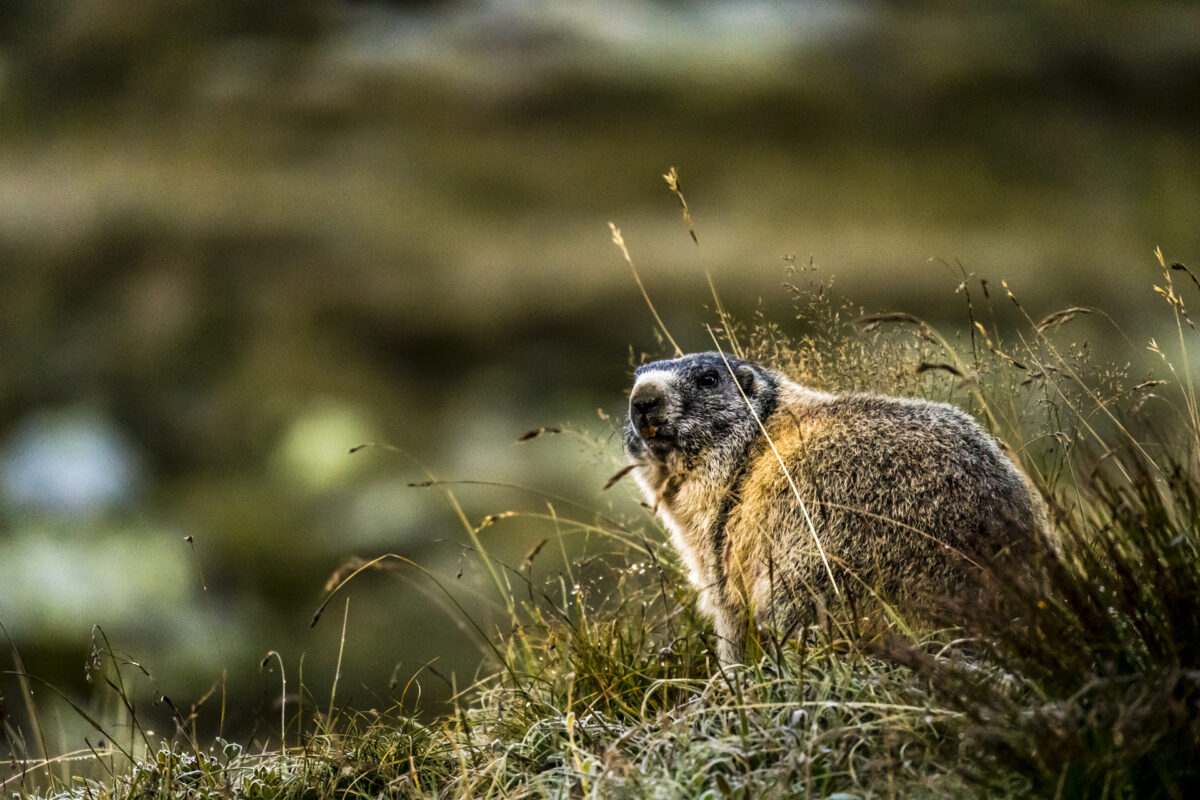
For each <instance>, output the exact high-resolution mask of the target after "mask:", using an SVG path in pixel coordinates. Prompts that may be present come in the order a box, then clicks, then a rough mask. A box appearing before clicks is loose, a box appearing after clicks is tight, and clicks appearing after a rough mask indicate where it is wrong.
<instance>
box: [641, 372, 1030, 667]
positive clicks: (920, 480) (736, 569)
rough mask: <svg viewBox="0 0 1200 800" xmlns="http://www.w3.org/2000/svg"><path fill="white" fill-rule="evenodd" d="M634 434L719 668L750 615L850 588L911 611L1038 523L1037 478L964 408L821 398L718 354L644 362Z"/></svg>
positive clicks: (734, 651)
mask: <svg viewBox="0 0 1200 800" xmlns="http://www.w3.org/2000/svg"><path fill="white" fill-rule="evenodd" d="M764 434H765V435H764ZM624 438H625V450H626V453H627V454H628V456H629V459H630V462H631V464H632V472H633V474H634V476H635V478H636V480H637V482H638V484H639V486H640V487H641V490H642V492H643V493H644V495H645V497H646V500H647V502H648V503H649V504H650V505H651V506H652V507H653V509H654V511H655V513H656V514H657V515H658V517H659V518H660V519H661V520H662V522H663V523H664V524H665V525H666V527H667V529H668V530H669V531H670V534H671V539H672V541H673V543H674V546H675V547H676V548H677V549H678V551H679V553H680V555H681V556H682V558H683V561H684V564H685V565H686V567H687V570H688V574H689V577H690V579H691V581H692V583H693V584H694V585H695V587H696V588H697V589H698V590H699V595H700V598H699V599H700V609H701V611H702V612H704V613H705V614H707V615H709V616H711V617H712V619H713V623H714V627H715V629H716V633H717V636H718V649H717V655H718V657H719V659H720V661H721V663H722V665H728V664H731V663H736V662H739V661H741V660H742V656H743V654H744V652H745V649H744V648H745V637H746V631H747V627H748V624H749V621H750V617H751V615H752V614H753V615H754V617H755V620H756V622H758V623H760V624H770V625H773V626H775V627H777V628H780V629H783V630H785V631H787V630H794V628H795V626H797V625H798V624H800V623H801V622H802V621H805V620H812V619H813V613H812V612H813V611H814V610H815V608H816V604H818V603H822V602H825V603H829V602H831V601H833V600H834V599H835V598H836V597H837V596H839V595H844V596H853V597H855V598H857V599H860V600H869V599H870V598H874V597H880V596H881V597H883V598H884V599H886V600H887V602H889V603H892V604H895V603H901V605H902V606H905V607H908V608H910V609H912V608H913V606H914V605H916V604H914V603H913V602H912V601H914V600H919V599H921V598H924V599H925V600H926V601H927V600H928V599H929V598H930V597H931V596H933V595H940V594H946V593H948V592H949V593H953V592H954V591H955V590H959V591H961V590H963V589H964V588H965V587H967V586H970V585H971V582H972V580H973V578H977V577H978V576H977V574H976V575H973V573H977V567H978V565H979V564H980V563H983V560H985V559H991V558H995V557H998V556H999V555H1000V553H1001V552H1002V551H1006V550H1011V549H1015V548H1017V547H1019V546H1020V545H1021V544H1022V543H1023V542H1027V541H1030V538H1029V535H1030V534H1031V533H1032V532H1033V531H1034V530H1035V528H1036V527H1037V526H1038V525H1040V524H1041V522H1040V517H1039V512H1038V511H1037V510H1036V509H1037V508H1038V506H1037V505H1036V503H1037V501H1039V500H1040V498H1037V499H1036V500H1035V494H1034V492H1033V491H1032V488H1031V485H1030V483H1029V481H1028V479H1027V478H1026V477H1025V475H1024V474H1023V473H1022V472H1020V470H1018V468H1017V467H1016V466H1015V465H1014V464H1013V462H1012V461H1010V460H1009V458H1008V457H1007V456H1006V455H1005V454H1004V453H1003V451H1002V450H1001V449H1000V447H999V446H998V445H997V444H996V442H995V440H994V439H993V438H992V437H991V436H989V435H988V434H987V433H985V432H984V430H983V429H982V428H980V426H979V425H978V423H976V422H975V420H973V419H972V418H971V417H970V416H968V415H967V414H966V413H964V412H963V411H961V410H959V409H958V408H955V407H954V406H950V405H947V404H945V403H934V402H929V401H925V400H914V399H901V398H894V397H885V396H882V395H874V394H849V395H833V394H827V393H825V392H818V391H814V390H811V389H807V388H805V387H803V386H800V385H799V384H797V383H794V382H793V381H791V380H789V379H788V378H787V377H785V376H784V375H783V374H781V373H779V372H776V371H774V370H770V369H767V368H765V367H763V366H761V365H759V364H755V363H753V362H750V361H743V360H741V359H736V358H732V357H726V356H724V355H722V354H721V353H698V354H693V355H687V356H683V357H681V358H675V359H671V360H667V361H655V362H653V363H650V364H645V365H643V366H641V367H639V368H638V369H637V371H636V372H635V373H634V386H633V390H632V392H631V394H630V399H629V418H628V420H627V422H626V425H625V435H624ZM784 467H786V470H785V469H784ZM818 542H819V546H818ZM973 565H974V566H973ZM831 579H832V581H833V587H834V590H831V585H830V580H831ZM975 582H976V583H978V581H975Z"/></svg>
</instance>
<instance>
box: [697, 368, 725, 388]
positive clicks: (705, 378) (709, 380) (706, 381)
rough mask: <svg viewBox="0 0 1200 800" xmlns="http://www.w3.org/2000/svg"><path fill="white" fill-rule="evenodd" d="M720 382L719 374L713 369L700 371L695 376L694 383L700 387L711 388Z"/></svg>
mask: <svg viewBox="0 0 1200 800" xmlns="http://www.w3.org/2000/svg"><path fill="white" fill-rule="evenodd" d="M720 382H721V374H720V373H719V372H717V371H715V370H711V369H710V370H709V371H708V372H702V373H700V375H699V377H697V378H696V385H697V386H699V387H700V388H701V389H711V388H713V387H714V386H716V385H717V384H718V383H720Z"/></svg>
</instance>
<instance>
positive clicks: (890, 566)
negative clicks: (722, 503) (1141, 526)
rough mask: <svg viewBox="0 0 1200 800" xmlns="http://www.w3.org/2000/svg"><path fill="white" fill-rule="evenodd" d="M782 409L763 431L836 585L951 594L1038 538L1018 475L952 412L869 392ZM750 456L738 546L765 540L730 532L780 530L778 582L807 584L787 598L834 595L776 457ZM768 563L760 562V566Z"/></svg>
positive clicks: (762, 446)
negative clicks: (984, 567)
mask: <svg viewBox="0 0 1200 800" xmlns="http://www.w3.org/2000/svg"><path fill="white" fill-rule="evenodd" d="M781 400H782V402H781V403H780V404H779V405H778V406H777V407H776V409H775V411H774V412H773V413H772V414H771V416H770V418H769V420H767V421H766V430H767V433H768V435H769V436H770V437H771V440H772V441H773V442H774V444H775V447H776V449H777V450H778V451H779V454H780V456H781V458H782V460H783V463H784V464H785V465H787V467H788V470H789V472H790V474H791V478H792V480H793V481H794V482H795V484H796V488H797V490H798V492H799V495H800V498H801V499H802V500H803V501H804V502H805V504H806V505H807V509H808V513H809V515H810V517H811V519H812V521H813V526H814V528H815V529H816V532H817V535H818V536H820V538H821V544H822V546H823V547H824V549H825V553H826V556H827V557H828V558H829V561H830V565H831V566H832V567H833V573H834V577H835V579H836V580H837V581H838V583H839V586H842V587H843V588H846V589H848V590H851V591H853V590H854V589H855V588H858V589H862V583H863V582H865V583H866V584H867V585H869V586H870V587H871V589H872V590H879V589H882V590H883V591H884V592H885V594H886V595H887V597H888V598H889V599H899V598H903V597H904V596H907V595H909V594H912V593H914V592H930V591H934V592H945V591H947V590H953V589H954V588H955V584H957V583H959V582H960V580H961V578H962V577H963V576H964V575H966V574H969V570H966V569H965V568H966V567H967V566H968V565H969V564H970V563H971V561H972V560H975V561H977V560H979V559H985V560H986V559H990V558H992V557H994V556H995V555H996V554H997V553H998V552H1000V551H1001V550H1004V549H1006V548H1009V547H1011V546H1013V545H1014V544H1016V543H1018V542H1021V541H1023V540H1024V538H1025V536H1026V535H1027V534H1028V532H1029V531H1030V530H1031V529H1032V526H1033V512H1032V503H1031V499H1030V496H1029V492H1028V490H1027V488H1026V486H1025V484H1024V481H1023V480H1022V478H1021V476H1020V474H1019V473H1018V472H1017V470H1016V468H1015V467H1014V466H1013V465H1012V463H1011V462H1010V461H1009V460H1008V458H1007V457H1006V456H1005V455H1004V454H1003V453H1002V452H1001V450H1000V448H999V447H998V446H997V445H996V443H995V442H994V441H993V440H992V438H991V437H990V436H988V435H987V434H986V433H985V432H984V431H983V430H982V429H981V428H980V427H979V425H978V424H976V423H975V421H974V420H972V419H971V418H970V417H969V416H967V415H966V414H965V413H963V412H962V411H960V410H958V409H956V408H954V407H953V406H949V405H945V404H941V403H929V402H925V401H920V400H905V399H898V398H890V397H882V396H878V395H864V394H858V395H847V396H841V397H829V398H821V399H819V400H816V401H813V400H811V399H805V400H802V401H800V402H787V399H786V396H785V397H784V398H781ZM748 457H749V465H748V471H747V480H746V482H745V484H744V485H743V487H742V488H741V491H740V494H741V502H740V503H739V505H738V512H739V513H738V514H737V515H736V516H731V518H730V526H731V531H730V533H731V534H732V535H731V536H730V537H729V539H730V542H731V544H732V543H734V542H739V543H741V544H742V546H743V547H745V546H746V543H748V541H749V540H751V539H754V538H759V537H754V536H742V535H739V534H737V533H734V531H733V530H732V528H733V527H737V528H745V529H746V530H747V532H748V531H749V530H752V529H756V528H757V529H758V530H760V531H774V532H776V535H775V536H772V537H770V538H771V539H772V540H773V541H772V542H771V544H772V545H775V546H776V547H775V550H776V552H774V553H772V554H771V555H770V556H769V558H771V559H773V564H772V567H773V569H775V570H776V571H777V579H778V576H787V577H788V578H790V580H789V581H788V582H789V583H795V584H798V585H794V586H789V587H786V588H788V590H789V591H795V590H797V589H799V588H801V587H805V586H806V585H807V588H811V589H817V590H820V591H827V589H828V580H827V573H826V572H825V570H824V568H823V566H822V565H821V564H820V563H819V558H820V555H819V553H818V551H817V546H816V543H815V542H814V541H813V538H812V532H811V531H810V530H809V528H808V523H807V522H806V521H805V519H804V516H803V511H802V510H801V509H800V507H799V504H798V503H797V501H796V497H795V494H794V493H793V491H792V489H791V486H790V485H789V483H788V480H787V477H786V476H784V474H783V471H782V470H781V469H780V468H779V462H778V460H777V459H776V457H775V455H774V453H773V452H772V451H771V449H770V447H769V445H768V444H767V442H766V441H765V440H762V441H760V442H758V443H756V445H755V447H754V448H752V450H751V452H750V453H748ZM735 546H736V545H735ZM751 549H757V548H755V547H754V546H753V545H751ZM731 555H732V556H733V557H734V559H735V560H737V561H739V562H742V561H744V560H745V559H744V557H742V556H740V555H739V554H735V553H731ZM747 555H749V554H748V553H747ZM766 556H767V554H766V553H764V552H758V553H755V557H756V558H757V560H758V561H759V563H763V562H764V561H765V559H764V557H766ZM966 559H969V560H966ZM760 571H761V570H760ZM850 571H852V573H853V574H850ZM855 576H857V577H855Z"/></svg>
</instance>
